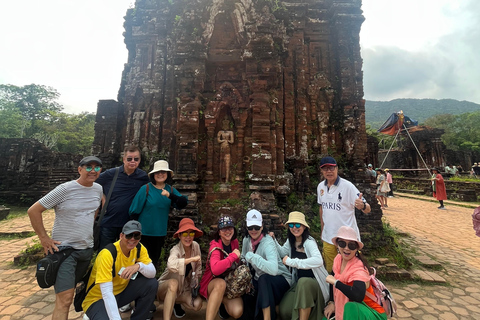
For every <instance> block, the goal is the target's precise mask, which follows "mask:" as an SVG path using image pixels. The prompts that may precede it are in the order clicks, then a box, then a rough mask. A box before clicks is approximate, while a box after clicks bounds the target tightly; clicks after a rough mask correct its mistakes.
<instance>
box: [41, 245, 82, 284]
mask: <svg viewBox="0 0 480 320" xmlns="http://www.w3.org/2000/svg"><path fill="white" fill-rule="evenodd" d="M74 250H75V249H73V248H67V249H64V250H62V251H57V252H54V253H51V254H48V255H47V256H45V257H44V258H43V259H41V260H40V261H38V262H37V270H36V272H35V277H36V278H37V283H38V285H39V286H40V288H43V289H45V288H50V287H51V286H53V285H54V284H55V281H56V280H57V273H58V269H59V268H60V265H61V264H62V262H63V261H65V259H67V258H68V256H70V254H71V253H72V252H73V251H74Z"/></svg>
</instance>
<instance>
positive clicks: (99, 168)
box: [85, 166, 102, 172]
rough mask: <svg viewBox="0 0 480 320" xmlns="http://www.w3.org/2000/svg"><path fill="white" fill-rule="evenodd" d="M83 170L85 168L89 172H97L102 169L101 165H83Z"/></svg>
mask: <svg viewBox="0 0 480 320" xmlns="http://www.w3.org/2000/svg"><path fill="white" fill-rule="evenodd" d="M85 170H87V172H90V171H92V170H93V171H95V172H99V171H100V170H102V167H92V166H86V167H85Z"/></svg>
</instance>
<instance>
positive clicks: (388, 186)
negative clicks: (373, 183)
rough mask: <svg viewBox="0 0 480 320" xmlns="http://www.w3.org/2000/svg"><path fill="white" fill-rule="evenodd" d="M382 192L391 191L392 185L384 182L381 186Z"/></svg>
mask: <svg viewBox="0 0 480 320" xmlns="http://www.w3.org/2000/svg"><path fill="white" fill-rule="evenodd" d="M380 192H390V185H389V184H388V183H386V182H383V185H381V186H380Z"/></svg>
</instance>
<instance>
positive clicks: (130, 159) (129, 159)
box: [127, 157, 140, 162]
mask: <svg viewBox="0 0 480 320" xmlns="http://www.w3.org/2000/svg"><path fill="white" fill-rule="evenodd" d="M132 160H133V161H135V162H138V161H140V158H137V157H135V158H131V157H129V158H127V161H128V162H130V161H132Z"/></svg>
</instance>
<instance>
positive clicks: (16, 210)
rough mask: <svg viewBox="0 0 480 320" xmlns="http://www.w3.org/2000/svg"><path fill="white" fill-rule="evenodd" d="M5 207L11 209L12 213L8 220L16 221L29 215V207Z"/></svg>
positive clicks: (6, 205)
mask: <svg viewBox="0 0 480 320" xmlns="http://www.w3.org/2000/svg"><path fill="white" fill-rule="evenodd" d="M4 206H5V207H7V208H10V213H9V214H8V216H7V219H6V220H10V219H15V218H18V217H22V216H25V215H27V210H28V208H29V207H23V206H15V205H8V204H4Z"/></svg>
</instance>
